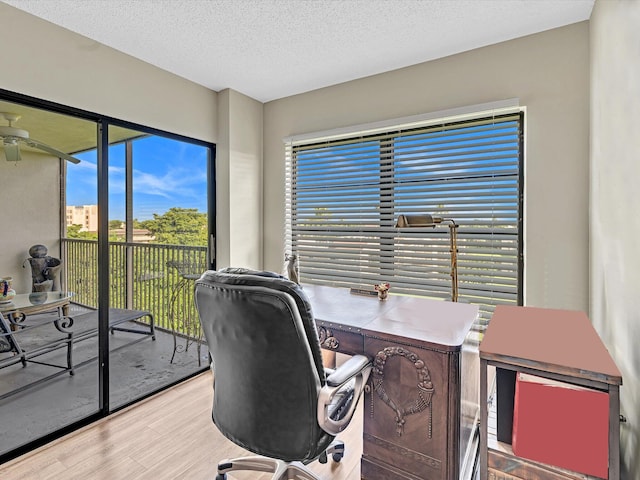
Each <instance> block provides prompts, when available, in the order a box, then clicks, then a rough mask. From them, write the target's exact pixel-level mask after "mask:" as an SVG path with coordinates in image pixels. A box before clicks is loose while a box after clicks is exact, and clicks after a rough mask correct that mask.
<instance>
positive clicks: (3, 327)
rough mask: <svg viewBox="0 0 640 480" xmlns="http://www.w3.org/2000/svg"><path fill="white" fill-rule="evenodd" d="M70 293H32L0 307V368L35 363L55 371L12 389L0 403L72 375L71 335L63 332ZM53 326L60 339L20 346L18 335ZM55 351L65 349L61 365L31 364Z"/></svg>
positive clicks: (65, 331)
mask: <svg viewBox="0 0 640 480" xmlns="http://www.w3.org/2000/svg"><path fill="white" fill-rule="evenodd" d="M72 296H73V293H71V292H34V293H22V294H17V295H16V296H15V297H13V298H12V299H11V301H9V302H3V303H0V368H4V367H8V366H10V365H15V364H17V363H22V366H23V367H26V366H27V362H33V363H39V364H42V365H48V366H50V367H55V368H56V369H58V371H57V372H56V373H55V374H53V375H49V376H47V377H45V378H43V379H41V380H38V381H36V382H33V383H31V384H29V385H25V386H24V387H20V388H18V389H14V390H12V391H11V392H8V393H5V394H2V395H0V400H1V399H3V398H5V397H6V396H8V395H12V394H15V393H18V392H19V391H22V390H23V389H24V388H27V387H29V386H33V385H36V384H38V383H41V382H42V381H44V380H47V379H49V378H52V377H54V376H57V375H60V374H61V373H65V372H69V374H70V375H73V373H74V372H73V362H72V344H73V333H72V332H70V331H69V330H67V329H66V327H67V325H66V324H65V319H66V314H67V310H68V307H69V302H70V300H71V297H72ZM49 311H53V312H55V313H54V314H53V315H46V316H43V317H41V318H39V319H37V320H35V321H28V322H27V321H26V319H27V315H32V314H36V313H43V312H49ZM51 324H52V325H53V327H55V329H56V330H58V332H60V333H62V334H63V335H61V336H57V337H56V338H51V337H48V336H44V337H43V339H44V338H47V339H46V340H42V341H41V342H38V343H39V344H36V345H30V346H29V348H28V349H26V348H24V347H23V346H22V345H21V344H20V340H21V333H23V332H28V331H30V330H33V329H35V328H41V327H42V328H46V326H47V325H51ZM59 348H66V350H67V355H66V362H65V363H64V364H62V365H60V364H52V363H48V362H45V361H39V360H35V358H37V357H40V356H42V355H45V354H47V353H50V352H53V351H54V350H57V349H59Z"/></svg>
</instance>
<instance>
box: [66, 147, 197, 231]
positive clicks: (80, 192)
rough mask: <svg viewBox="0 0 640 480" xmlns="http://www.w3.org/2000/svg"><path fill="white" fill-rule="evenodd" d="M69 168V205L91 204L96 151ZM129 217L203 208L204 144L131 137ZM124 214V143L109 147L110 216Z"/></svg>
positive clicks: (120, 217) (95, 200)
mask: <svg viewBox="0 0 640 480" xmlns="http://www.w3.org/2000/svg"><path fill="white" fill-rule="evenodd" d="M76 156H77V157H78V158H80V160H82V161H81V162H80V163H79V164H78V165H73V164H68V167H67V205H95V204H97V203H98V193H97V155H96V152H95V151H89V152H84V153H80V154H77V155H76ZM133 192H134V193H133V204H134V205H133V216H134V218H136V219H138V220H147V219H150V218H153V214H154V213H157V214H163V213H164V212H166V211H167V210H169V209H170V208H171V207H180V208H195V209H197V210H198V211H200V212H203V213H204V212H206V211H207V148H205V147H202V146H198V145H192V144H189V143H185V142H180V141H177V140H172V139H167V138H163V137H158V136H149V137H145V138H141V139H138V140H134V141H133ZM124 218H125V147H124V144H117V145H114V146H111V147H110V150H109V219H110V220H124Z"/></svg>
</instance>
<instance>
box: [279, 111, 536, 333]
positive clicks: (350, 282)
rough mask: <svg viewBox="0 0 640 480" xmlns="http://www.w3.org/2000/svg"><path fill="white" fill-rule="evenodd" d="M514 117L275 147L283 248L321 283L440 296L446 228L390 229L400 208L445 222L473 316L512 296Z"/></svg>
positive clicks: (445, 289)
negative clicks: (453, 227) (280, 163)
mask: <svg viewBox="0 0 640 480" xmlns="http://www.w3.org/2000/svg"><path fill="white" fill-rule="evenodd" d="M523 118H524V117H523V114H522V113H519V114H509V115H505V116H502V117H500V116H499V117H495V118H489V117H483V118H476V119H470V120H466V121H464V122H457V123H449V124H444V125H437V123H434V122H433V121H431V122H429V124H428V125H425V126H422V127H421V126H417V127H413V128H410V129H405V130H402V129H393V128H390V129H388V131H384V132H378V133H375V134H367V135H365V134H362V135H357V134H354V135H352V136H351V137H349V138H340V139H336V140H323V141H319V142H314V141H313V140H306V141H304V143H299V144H289V145H287V146H286V152H285V153H286V160H287V162H286V163H287V164H286V168H285V175H286V179H287V180H286V189H285V190H286V191H285V198H286V202H287V209H286V212H285V222H286V229H287V231H286V241H285V248H286V251H287V252H293V253H296V254H297V255H298V263H299V267H300V278H301V280H302V281H304V282H308V283H318V284H323V285H336V286H352V287H365V288H366V287H368V288H370V287H371V286H372V285H373V284H375V283H379V282H381V281H388V282H390V283H391V284H392V293H407V294H412V295H415V294H417V295H426V296H434V297H436V298H444V299H446V298H449V296H450V292H451V265H450V261H451V252H450V243H449V241H450V239H449V229H448V228H447V227H446V225H441V226H438V227H436V228H412V229H401V230H400V229H396V228H395V222H396V219H397V217H398V215H400V214H412V213H414V214H415V213H431V214H435V215H438V216H441V217H444V218H452V219H454V220H455V222H456V223H457V224H458V225H459V228H458V256H457V258H458V288H459V299H460V300H461V301H469V302H473V303H478V304H479V305H480V306H481V311H482V313H481V317H482V320H483V321H486V320H487V319H488V318H490V315H491V313H492V312H493V309H494V308H495V306H496V305H498V304H517V303H518V302H519V301H520V300H519V299H520V295H521V292H520V291H519V289H520V286H521V276H522V272H521V271H520V268H521V267H520V266H521V256H522V246H521V244H520V232H519V225H520V224H521V220H522V213H521V189H522V186H521V185H520V178H521V168H522V167H521V164H522V155H523V152H522V151H521V138H522V123H523Z"/></svg>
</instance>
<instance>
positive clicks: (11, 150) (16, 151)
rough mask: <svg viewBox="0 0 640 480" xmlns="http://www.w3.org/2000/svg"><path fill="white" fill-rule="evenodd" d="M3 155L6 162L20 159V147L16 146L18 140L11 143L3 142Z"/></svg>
mask: <svg viewBox="0 0 640 480" xmlns="http://www.w3.org/2000/svg"><path fill="white" fill-rule="evenodd" d="M3 147H4V156H5V157H6V159H7V162H19V161H20V160H22V157H21V156H20V147H19V146H18V142H12V143H4V144H3Z"/></svg>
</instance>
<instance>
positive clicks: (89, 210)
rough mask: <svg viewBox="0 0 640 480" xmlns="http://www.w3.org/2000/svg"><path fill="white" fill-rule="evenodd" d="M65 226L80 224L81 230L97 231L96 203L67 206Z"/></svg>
mask: <svg viewBox="0 0 640 480" xmlns="http://www.w3.org/2000/svg"><path fill="white" fill-rule="evenodd" d="M66 216H67V226H69V225H82V228H81V229H80V231H81V232H97V231H98V205H70V206H67V215H66Z"/></svg>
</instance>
